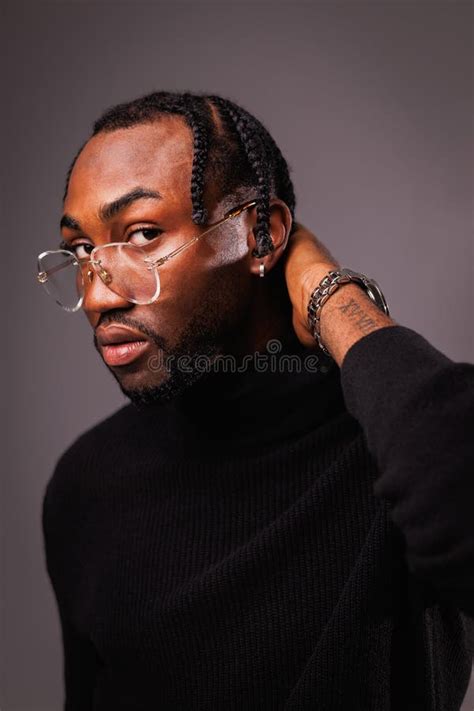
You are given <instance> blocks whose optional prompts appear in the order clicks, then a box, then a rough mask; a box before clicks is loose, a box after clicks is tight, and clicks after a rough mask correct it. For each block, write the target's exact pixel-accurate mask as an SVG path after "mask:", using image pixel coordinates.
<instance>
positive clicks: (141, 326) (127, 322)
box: [94, 313, 168, 353]
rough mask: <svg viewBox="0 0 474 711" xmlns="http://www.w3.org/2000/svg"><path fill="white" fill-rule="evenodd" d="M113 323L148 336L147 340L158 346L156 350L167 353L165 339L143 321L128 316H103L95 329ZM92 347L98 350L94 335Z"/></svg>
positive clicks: (117, 314)
mask: <svg viewBox="0 0 474 711" xmlns="http://www.w3.org/2000/svg"><path fill="white" fill-rule="evenodd" d="M114 323H115V324H117V325H121V326H130V328H135V329H136V330H137V331H141V332H142V333H143V334H144V335H145V336H148V338H149V339H150V340H151V341H153V343H154V344H155V345H156V346H158V348H161V349H162V350H163V351H164V352H165V353H166V352H167V350H168V349H167V344H166V341H165V339H164V338H162V337H161V336H160V335H159V333H157V332H156V331H154V330H153V329H152V328H150V327H149V326H147V324H146V323H143V321H140V320H138V319H135V318H130V317H129V316H125V315H122V314H119V313H116V314H114V315H113V316H107V315H104V316H103V317H102V318H100V320H99V323H98V324H97V326H96V328H99V326H110V325H112V324H114ZM94 347H95V348H96V350H99V344H98V342H97V336H96V335H95V333H94Z"/></svg>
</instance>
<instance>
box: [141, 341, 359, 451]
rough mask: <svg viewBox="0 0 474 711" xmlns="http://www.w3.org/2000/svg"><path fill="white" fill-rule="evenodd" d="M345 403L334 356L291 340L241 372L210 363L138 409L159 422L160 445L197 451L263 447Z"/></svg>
mask: <svg viewBox="0 0 474 711" xmlns="http://www.w3.org/2000/svg"><path fill="white" fill-rule="evenodd" d="M267 355H270V354H267ZM282 356H285V357H286V360H285V358H283V357H282ZM290 359H291V360H290ZM265 362H266V366H264V365H263V366H262V363H265ZM290 362H291V363H292V365H290ZM234 370H235V369H234ZM344 408H345V405H344V399H343V394H342V390H341V383H340V370H339V368H338V366H337V364H336V363H335V362H334V361H333V360H332V359H330V358H327V357H326V356H324V354H321V352H320V351H318V354H317V355H316V354H315V352H314V351H309V350H307V349H304V348H303V347H302V346H301V347H298V346H296V347H295V346H294V345H292V346H291V347H288V348H285V349H284V350H283V351H280V352H279V353H278V354H277V355H276V356H275V358H274V359H273V360H272V358H271V357H269V358H267V360H266V361H264V360H261V361H259V362H257V361H255V360H253V361H252V362H250V363H249V364H248V366H247V367H245V368H242V369H241V372H222V371H217V372H216V371H215V370H212V371H211V372H209V373H207V374H206V375H203V376H202V377H201V378H200V379H199V380H197V381H196V382H195V383H194V384H193V385H191V386H189V387H188V389H187V390H185V391H184V392H182V393H181V394H179V395H177V396H176V397H175V398H173V399H171V400H170V401H168V402H156V403H153V404H151V405H146V406H143V407H141V408H140V410H138V412H137V415H138V416H139V417H140V418H143V421H146V422H147V423H148V424H149V425H151V426H152V427H153V426H154V425H155V424H156V427H157V430H156V432H157V437H158V439H159V444H160V447H161V448H166V449H167V450H169V451H171V452H172V451H173V450H174V451H178V450H179V449H182V448H184V449H185V451H186V454H187V455H189V456H199V455H200V453H204V452H209V450H210V449H212V450H213V451H214V452H216V453H219V452H222V451H223V450H224V451H226V452H238V451H239V450H242V448H244V449H245V451H246V452H249V451H251V450H255V449H258V450H261V449H263V448H267V447H268V446H271V445H272V444H275V443H277V442H279V441H281V440H285V439H290V438H293V437H295V436H298V435H303V434H305V433H306V432H308V431H310V430H312V429H314V428H316V427H317V426H318V425H319V424H321V423H323V422H325V421H326V420H328V419H329V418H331V417H333V416H335V415H337V414H338V413H340V412H341V411H342V410H343V409H344Z"/></svg>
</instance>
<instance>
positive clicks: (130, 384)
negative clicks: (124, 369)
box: [113, 370, 205, 407]
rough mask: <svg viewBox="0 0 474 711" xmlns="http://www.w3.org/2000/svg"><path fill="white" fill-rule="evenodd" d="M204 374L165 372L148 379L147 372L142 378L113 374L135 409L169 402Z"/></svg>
mask: <svg viewBox="0 0 474 711" xmlns="http://www.w3.org/2000/svg"><path fill="white" fill-rule="evenodd" d="M204 374H205V373H204V372H200V371H196V370H193V371H192V372H187V373H183V372H181V371H173V372H171V373H169V372H166V373H163V374H162V375H161V377H160V376H159V375H158V374H155V375H154V376H152V377H150V373H149V372H148V373H144V374H143V375H142V377H140V373H135V374H123V375H122V376H119V375H117V373H113V375H114V377H115V379H116V380H117V382H118V384H119V386H120V389H121V391H122V393H123V394H124V395H125V397H127V398H128V399H129V400H130V401H131V402H132V403H133V404H134V405H136V406H137V407H144V406H146V405H151V404H153V403H165V402H169V401H170V400H173V399H174V398H175V397H177V396H178V395H180V394H181V393H183V392H185V391H187V390H188V389H189V388H191V386H192V385H193V384H194V383H195V382H197V381H198V380H200V379H201V378H202V376H203V375H204Z"/></svg>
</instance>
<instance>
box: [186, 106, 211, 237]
mask: <svg viewBox="0 0 474 711" xmlns="http://www.w3.org/2000/svg"><path fill="white" fill-rule="evenodd" d="M198 98H200V97H198ZM183 101H184V105H185V109H184V116H185V118H186V119H187V122H188V124H189V125H190V126H191V127H192V130H193V139H194V153H193V167H192V172H191V200H192V204H193V214H192V219H193V222H195V223H196V224H197V225H204V224H205V223H206V222H207V210H206V208H205V207H204V174H205V171H206V164H207V157H208V153H209V133H210V127H209V125H208V124H207V122H206V118H205V108H204V102H203V100H202V99H201V105H199V102H198V101H194V99H193V95H192V94H189V93H187V94H184V96H183Z"/></svg>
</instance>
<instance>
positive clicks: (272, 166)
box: [64, 91, 295, 257]
mask: <svg viewBox="0 0 474 711" xmlns="http://www.w3.org/2000/svg"><path fill="white" fill-rule="evenodd" d="M213 110H214V111H215V112H216V114H217V117H218V118H219V119H220V121H221V124H222V125H221V126H220V125H219V124H218V121H217V120H216V118H215V116H214V115H213ZM165 114H167V115H179V116H182V118H183V119H184V121H185V123H186V124H187V126H188V127H189V128H190V129H191V131H192V135H193V164H192V173H191V185H190V193H191V201H192V220H193V222H194V223H195V224H199V225H203V224H205V223H206V222H207V219H208V214H207V210H206V207H205V204H204V199H205V191H206V186H208V185H210V184H215V185H217V186H218V190H219V192H220V196H221V197H225V196H227V195H231V194H233V193H234V192H235V191H236V190H238V189H239V188H243V187H246V188H250V189H252V188H253V190H254V191H255V192H256V196H255V197H256V198H258V203H257V224H256V227H255V239H256V248H255V249H254V252H253V254H254V256H257V257H262V256H264V255H265V254H268V253H269V252H271V251H272V250H273V249H274V246H273V243H272V240H271V237H270V198H271V196H272V195H275V196H276V197H279V198H280V199H281V200H283V201H284V202H285V203H286V204H287V205H288V208H289V210H290V212H291V215H292V217H293V218H294V211H295V194H294V189H293V184H292V181H291V178H290V175H289V168H288V165H287V163H286V161H285V159H284V157H283V155H282V153H281V151H280V149H279V148H278V146H277V145H276V143H275V141H274V140H273V138H272V137H271V135H270V134H269V132H268V131H267V130H266V129H265V128H264V126H263V125H262V124H261V123H260V121H258V120H257V119H256V118H255V117H254V116H252V115H251V114H250V113H249V112H247V111H246V110H245V109H243V108H242V107H240V106H238V105H237V104H235V103H233V102H232V101H230V100H229V99H225V98H223V97H221V96H217V95H205V94H192V93H190V92H185V93H174V92H167V91H159V92H154V93H152V94H147V95H146V96H142V97H140V98H138V99H135V100H133V101H130V102H127V103H123V104H118V105H117V106H113V107H112V108H110V109H108V110H107V111H106V112H105V113H104V114H103V115H102V116H101V117H100V118H99V119H98V120H97V121H96V122H95V123H94V126H93V133H92V135H93V136H95V135H97V134H99V133H102V132H111V131H115V130H118V129H120V128H129V127H132V126H135V125H138V124H143V123H149V122H153V121H155V120H157V119H159V117H160V116H162V115H165ZM83 147H84V146H82V147H81V149H80V151H79V152H78V153H77V155H76V156H75V158H74V160H73V162H72V164H71V166H70V168H69V171H68V174H67V178H66V188H65V193H64V197H66V194H67V190H68V185H69V180H70V176H71V173H72V170H73V168H74V165H75V162H76V160H77V158H78V156H79V154H80V152H81V150H82V148H83ZM294 229H295V224H293V230H294Z"/></svg>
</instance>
